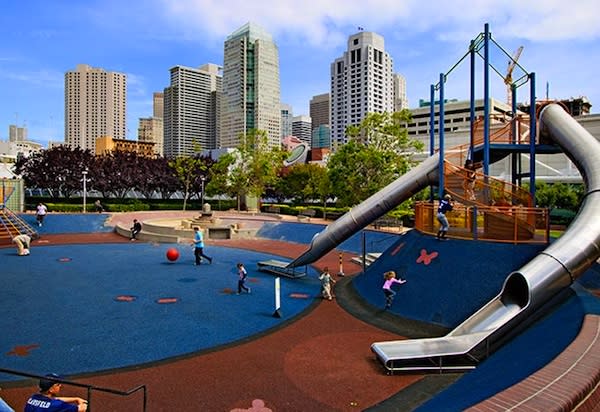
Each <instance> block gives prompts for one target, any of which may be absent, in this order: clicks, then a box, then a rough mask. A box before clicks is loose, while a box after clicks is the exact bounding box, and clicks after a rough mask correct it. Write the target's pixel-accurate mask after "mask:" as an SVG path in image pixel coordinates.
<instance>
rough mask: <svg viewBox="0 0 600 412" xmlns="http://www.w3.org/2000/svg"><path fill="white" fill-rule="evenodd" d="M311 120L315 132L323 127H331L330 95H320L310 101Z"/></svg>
mask: <svg viewBox="0 0 600 412" xmlns="http://www.w3.org/2000/svg"><path fill="white" fill-rule="evenodd" d="M309 106H310V109H309V110H310V118H311V119H312V127H313V130H314V129H316V128H317V127H319V126H321V125H327V126H329V115H330V111H331V110H330V107H331V99H330V96H329V93H323V94H319V95H317V96H313V98H312V99H310V103H309Z"/></svg>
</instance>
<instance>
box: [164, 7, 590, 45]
mask: <svg viewBox="0 0 600 412" xmlns="http://www.w3.org/2000/svg"><path fill="white" fill-rule="evenodd" d="M160 1H162V2H163V6H164V9H165V10H166V13H167V16H168V17H169V18H170V19H172V20H173V21H176V22H178V24H182V25H184V27H185V28H186V30H187V31H190V32H192V33H196V34H197V35H200V34H202V35H204V36H206V35H209V36H216V37H219V38H223V37H224V36H227V35H228V34H230V33H231V32H232V31H233V30H235V29H237V28H239V27H240V26H242V25H243V24H244V23H246V22H247V21H253V22H256V23H258V24H260V25H262V26H264V27H265V28H266V29H267V30H268V31H270V32H271V33H272V34H273V35H275V36H276V37H280V36H283V37H287V36H293V37H300V38H301V39H303V41H306V42H308V43H310V44H311V45H313V46H316V45H321V46H331V45H332V43H336V44H338V45H339V44H340V42H342V44H343V42H344V41H345V40H346V39H347V36H348V34H349V33H348V31H349V30H352V29H356V28H357V27H359V26H360V27H364V28H365V30H370V31H378V30H383V29H394V30H396V29H399V30H401V31H402V32H405V33H412V34H417V33H428V34H429V35H431V33H440V34H437V35H435V36H436V37H438V38H440V39H445V40H453V41H464V40H468V39H470V38H471V37H472V35H473V32H474V30H478V31H481V30H482V28H483V23H485V22H490V24H491V25H492V28H493V29H494V31H495V32H496V33H498V34H499V35H501V36H503V37H505V38H506V37H508V36H510V37H518V38H523V39H529V40H534V41H546V40H547V41H555V40H568V39H576V38H579V39H585V38H597V37H598V36H599V35H600V15H599V14H598V13H597V12H596V9H597V5H596V4H595V0H572V1H571V2H569V3H568V4H565V3H564V2H562V1H560V0H547V1H545V2H523V1H520V0H510V1H504V2H496V1H490V0H456V1H452V2H446V1H444V2H442V1H429V2H423V1H417V0H405V1H397V0H395V1H392V0H371V1H369V2H365V1H364V0H320V1H310V0H309V1H308V2H307V1H304V2H301V1H296V0H293V1H292V0H262V1H260V2H251V1H247V0H160Z"/></svg>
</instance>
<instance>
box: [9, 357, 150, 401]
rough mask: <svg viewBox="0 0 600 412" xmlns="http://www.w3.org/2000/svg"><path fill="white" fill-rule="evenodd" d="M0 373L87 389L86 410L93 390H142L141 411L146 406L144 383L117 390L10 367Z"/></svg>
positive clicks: (121, 392) (132, 391)
mask: <svg viewBox="0 0 600 412" xmlns="http://www.w3.org/2000/svg"><path fill="white" fill-rule="evenodd" d="M0 373H6V374H9V375H16V376H23V377H26V378H33V379H47V380H50V381H54V382H56V383H61V384H63V385H70V386H75V387H78V388H84V389H86V390H87V403H88V407H87V410H88V412H89V411H91V410H92V392H93V391H97V392H105V393H110V394H113V395H117V396H130V395H132V394H134V393H136V392H139V391H142V394H143V405H142V411H144V412H145V411H146V406H147V402H148V392H147V388H146V385H140V386H136V387H135V388H133V389H130V390H128V391H119V390H116V389H111V388H102V387H100V386H94V385H88V384H85V383H78V382H73V381H70V380H67V379H61V378H52V377H48V376H44V375H36V374H33V373H27V372H21V371H16V370H12V369H5V368H0Z"/></svg>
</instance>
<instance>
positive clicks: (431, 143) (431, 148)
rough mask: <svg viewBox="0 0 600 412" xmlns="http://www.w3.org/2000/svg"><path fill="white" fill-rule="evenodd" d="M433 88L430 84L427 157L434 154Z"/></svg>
mask: <svg viewBox="0 0 600 412" xmlns="http://www.w3.org/2000/svg"><path fill="white" fill-rule="evenodd" d="M434 145H435V86H434V85H433V84H432V85H431V88H430V91H429V155H430V156H433V154H434V153H435V147H434Z"/></svg>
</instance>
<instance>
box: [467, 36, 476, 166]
mask: <svg viewBox="0 0 600 412" xmlns="http://www.w3.org/2000/svg"><path fill="white" fill-rule="evenodd" d="M470 52H471V56H470V57H471V104H470V106H471V107H470V110H471V119H470V121H471V137H470V142H469V154H468V158H469V159H473V147H474V146H475V42H474V41H473V40H471V48H470Z"/></svg>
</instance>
